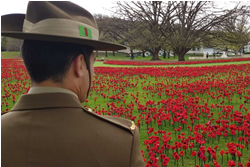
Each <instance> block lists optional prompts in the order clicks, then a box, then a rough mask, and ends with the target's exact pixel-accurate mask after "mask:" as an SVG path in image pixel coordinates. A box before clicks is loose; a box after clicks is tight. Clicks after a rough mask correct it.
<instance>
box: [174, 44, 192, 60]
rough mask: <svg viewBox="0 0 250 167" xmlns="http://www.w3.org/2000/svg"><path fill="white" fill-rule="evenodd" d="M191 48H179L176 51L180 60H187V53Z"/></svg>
mask: <svg viewBox="0 0 250 167" xmlns="http://www.w3.org/2000/svg"><path fill="white" fill-rule="evenodd" d="M189 50H190V48H185V47H184V48H177V49H175V50H174V53H175V54H177V56H178V61H185V55H186V53H187V52H188V51H189Z"/></svg>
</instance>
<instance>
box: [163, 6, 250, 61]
mask: <svg viewBox="0 0 250 167" xmlns="http://www.w3.org/2000/svg"><path fill="white" fill-rule="evenodd" d="M175 6H176V8H174V9H175V12H174V13H176V15H175V16H174V17H173V18H172V19H171V20H168V22H166V28H165V29H163V33H164V34H165V35H166V37H168V40H169V43H170V45H171V46H172V48H173V51H174V52H175V53H176V54H177V56H178V58H179V61H185V58H184V56H185V54H186V53H187V52H188V51H189V50H190V49H191V48H192V47H194V46H199V45H200V44H202V43H203V42H206V41H207V40H208V39H209V37H211V36H210V34H211V31H213V29H214V27H215V26H217V25H221V24H223V23H224V22H227V21H228V20H230V19H231V18H232V17H234V16H236V14H237V15H240V14H243V13H244V12H247V10H245V9H246V7H245V6H241V7H239V5H236V6H235V7H234V8H233V9H230V10H228V9H227V10H222V9H216V7H215V6H214V2H207V1H181V2H176V3H175ZM163 12H165V11H164V10H163Z"/></svg>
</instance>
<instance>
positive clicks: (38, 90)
mask: <svg viewBox="0 0 250 167" xmlns="http://www.w3.org/2000/svg"><path fill="white" fill-rule="evenodd" d="M40 93H68V94H71V95H74V96H75V97H77V98H78V96H77V95H76V93H75V92H73V91H71V90H68V89H64V88H58V87H47V86H37V87H31V88H30V90H29V92H28V94H40Z"/></svg>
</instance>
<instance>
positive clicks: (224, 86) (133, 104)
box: [1, 59, 250, 167]
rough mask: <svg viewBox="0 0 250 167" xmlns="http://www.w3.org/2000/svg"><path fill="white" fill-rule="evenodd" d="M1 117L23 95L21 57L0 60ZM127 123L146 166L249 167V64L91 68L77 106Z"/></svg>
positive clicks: (25, 77)
mask: <svg viewBox="0 0 250 167" xmlns="http://www.w3.org/2000/svg"><path fill="white" fill-rule="evenodd" d="M1 70H2V71H1V74H2V75H1V79H2V92H1V93H2V98H1V100H2V104H1V107H2V112H3V111H8V110H10V109H11V108H12V106H13V105H14V104H15V102H16V101H17V100H18V98H19V96H20V95H21V94H23V93H26V92H27V91H28V90H29V85H30V81H29V76H28V75H27V72H26V70H25V68H24V65H23V63H22V61H20V59H2V67H1ZM83 106H84V107H90V108H92V109H93V111H94V112H96V113H97V114H101V115H112V116H116V117H122V118H126V119H130V120H133V121H134V122H135V124H136V125H137V126H138V127H139V129H140V142H141V152H142V154H143V157H144V160H145V163H146V166H154V167H158V166H159V167H160V166H169V167H174V166H194V167H196V166H197V167H198V166H200V167H201V166H203V167H209V166H215V167H219V166H221V167H222V166H223V167H226V166H239V167H241V166H244V167H245V166H247V167H248V166H250V154H249V152H250V150H249V149H250V148H249V147H250V146H249V141H250V113H249V111H250V63H249V64H241V65H221V66H207V67H206V66H204V67H131V68H114V67H95V77H94V81H93V84H92V92H91V93H90V96H89V98H88V100H87V101H86V102H85V103H84V104H83Z"/></svg>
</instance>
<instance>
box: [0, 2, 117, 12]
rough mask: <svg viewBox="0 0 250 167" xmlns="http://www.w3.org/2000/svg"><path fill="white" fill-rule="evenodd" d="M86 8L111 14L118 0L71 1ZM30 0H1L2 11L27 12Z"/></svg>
mask: <svg viewBox="0 0 250 167" xmlns="http://www.w3.org/2000/svg"><path fill="white" fill-rule="evenodd" d="M71 2H73V3H75V4H77V5H79V6H81V7H83V8H85V9H86V10H88V11H89V12H90V13H92V14H94V13H101V14H106V15H109V14H110V12H109V11H108V10H109V9H110V8H111V7H112V6H114V5H115V2H116V1H107V0H99V1H97V0H75V1H71ZM27 4H28V0H15V1H13V0H1V1H0V11H1V15H5V14H10V13H26V9H27Z"/></svg>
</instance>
